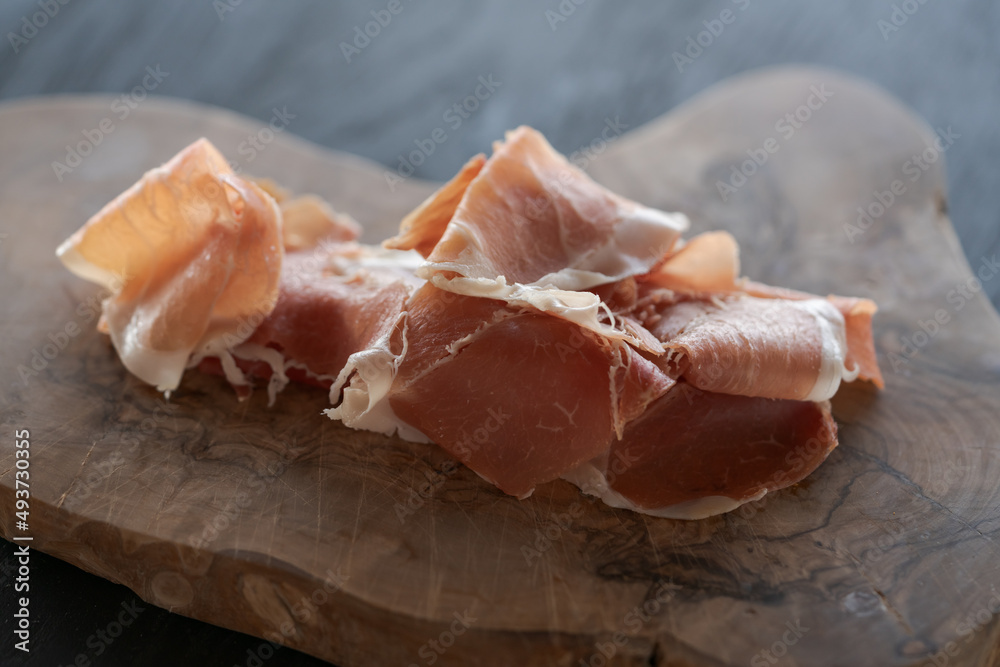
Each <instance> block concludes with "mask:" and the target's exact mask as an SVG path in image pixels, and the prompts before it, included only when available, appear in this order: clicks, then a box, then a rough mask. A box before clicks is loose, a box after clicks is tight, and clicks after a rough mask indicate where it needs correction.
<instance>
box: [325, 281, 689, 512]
mask: <svg viewBox="0 0 1000 667" xmlns="http://www.w3.org/2000/svg"><path fill="white" fill-rule="evenodd" d="M403 336H404V337H405V339H406V353H405V354H401V355H400V357H399V361H398V363H396V364H395V365H393V366H392V371H393V373H392V375H393V377H392V380H391V388H390V390H389V391H388V393H387V394H386V395H385V397H384V398H382V399H381V400H383V401H385V400H388V402H389V405H390V407H391V412H392V415H393V417H394V419H396V420H398V422H402V423H404V424H406V425H409V426H410V427H413V428H416V429H417V430H419V431H420V432H421V433H422V434H424V435H426V436H427V437H429V438H430V439H431V440H433V441H434V442H435V443H437V444H438V445H440V446H441V447H443V448H444V449H446V450H447V451H448V452H450V453H451V454H452V455H454V456H455V457H456V458H458V459H459V460H460V461H462V462H463V463H465V464H466V465H468V466H469V467H470V468H472V469H473V470H475V471H476V472H477V473H478V474H479V475H480V476H482V477H484V478H485V479H487V480H489V481H490V482H491V483H493V484H494V485H496V486H497V487H499V488H500V489H501V490H503V491H504V492H506V493H509V494H512V495H515V496H518V497H525V496H527V495H529V494H530V493H531V491H532V490H533V489H534V487H535V486H536V485H538V484H541V483H543V482H547V481H551V480H554V479H556V478H558V477H559V476H560V475H561V474H562V473H563V472H565V471H566V470H567V469H570V468H573V467H576V466H578V465H580V464H581V463H583V462H584V461H587V460H589V459H591V458H593V457H594V456H596V455H598V454H599V453H601V452H603V451H605V450H606V449H607V446H608V441H609V439H610V438H612V437H614V436H615V434H616V433H621V432H622V431H623V428H624V426H625V424H626V423H627V422H628V421H630V420H631V419H633V418H634V417H636V416H637V415H639V414H642V412H643V411H644V410H645V407H646V405H648V404H649V403H650V402H651V401H653V400H655V399H656V397H657V396H659V395H661V394H662V393H664V392H665V391H667V389H669V388H670V386H672V385H673V383H674V381H673V379H672V378H670V377H668V376H667V375H665V374H663V373H662V372H661V371H660V370H659V369H657V367H656V366H655V365H654V364H652V363H651V362H649V361H648V360H646V359H645V358H643V357H642V356H640V355H639V354H638V353H636V352H635V351H634V350H633V349H632V348H631V347H629V346H628V345H625V344H623V343H621V342H620V341H616V340H613V339H605V338H603V337H601V336H598V335H596V334H594V333H592V332H590V331H588V330H586V329H583V328H581V327H579V326H577V325H575V324H573V323H571V322H568V321H566V320H563V319H561V318H556V317H551V316H549V315H546V314H544V313H540V312H537V311H534V310H529V309H520V308H514V307H511V306H509V305H507V304H505V303H504V302H502V301H496V300H491V299H481V298H475V297H468V296H464V295H456V294H452V293H448V292H444V291H442V290H440V289H438V288H436V287H434V286H432V285H426V286H424V287H423V288H422V289H421V290H420V291H419V292H417V293H416V294H415V295H414V297H413V298H412V299H411V301H410V303H409V305H408V307H407V313H406V327H405V333H403ZM388 368H389V367H388V366H385V367H383V369H382V375H386V374H387V373H386V371H387V370H388ZM526 378H532V380H531V381H530V382H528V383H526V382H525V379H526ZM365 381H366V382H367V383H370V384H378V382H377V380H376V379H375V378H374V377H371V376H369V377H366V378H365ZM365 405H366V407H367V404H365ZM381 407H383V408H384V406H381ZM382 414H388V411H384V410H383V412H382ZM335 416H338V417H339V418H341V419H343V420H344V421H345V423H347V424H348V425H353V424H354V423H356V419H357V418H359V417H363V416H364V415H349V414H346V413H345V412H344V411H340V412H339V413H337V414H336V415H335ZM398 422H397V423H398ZM383 430H385V429H383ZM552 442H563V443H566V444H567V445H569V443H572V444H571V445H569V446H560V447H552V446H548V445H549V443H552Z"/></svg>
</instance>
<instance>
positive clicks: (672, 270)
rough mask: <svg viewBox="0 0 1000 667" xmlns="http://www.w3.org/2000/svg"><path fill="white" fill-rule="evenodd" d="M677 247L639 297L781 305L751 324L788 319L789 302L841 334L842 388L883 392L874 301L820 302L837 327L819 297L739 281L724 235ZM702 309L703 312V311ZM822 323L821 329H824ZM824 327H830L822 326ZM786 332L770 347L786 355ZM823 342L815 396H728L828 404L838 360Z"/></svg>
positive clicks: (832, 298)
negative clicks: (745, 298)
mask: <svg viewBox="0 0 1000 667" xmlns="http://www.w3.org/2000/svg"><path fill="white" fill-rule="evenodd" d="M679 245H680V249H679V250H678V251H676V252H674V253H671V254H670V255H668V256H667V257H666V258H665V259H664V261H663V262H662V263H661V264H660V265H659V266H658V267H657V268H656V269H654V270H653V271H651V272H650V273H649V274H647V275H645V276H641V277H640V280H641V281H642V284H643V289H642V290H641V292H642V293H643V294H645V295H647V296H648V295H650V294H653V293H654V292H656V288H657V287H659V288H663V289H666V290H670V292H679V293H682V294H687V295H694V296H696V297H697V298H701V299H702V300H704V301H709V300H711V301H713V302H715V303H716V304H718V305H719V306H720V307H721V306H722V303H723V300H722V297H724V296H729V297H733V296H735V295H749V296H751V297H758V298H760V299H770V300H777V301H781V302H784V304H783V305H773V306H771V307H767V306H766V305H765V306H762V307H760V308H759V309H758V308H754V309H751V311H750V312H749V313H747V316H748V317H750V318H751V319H754V318H753V314H754V313H755V312H756V313H759V314H760V316H761V318H766V317H767V316H768V312H769V311H770V312H772V313H775V312H778V311H783V312H787V313H790V314H791V313H792V311H789V310H788V305H789V304H791V303H792V302H798V306H793V308H795V307H797V308H799V309H800V310H803V311H808V312H810V313H812V314H813V315H814V316H815V320H816V324H817V325H818V326H819V327H820V328H821V329H823V330H825V331H827V332H830V331H833V332H835V333H837V335H838V336H839V330H840V329H843V331H844V340H843V342H842V343H840V342H838V343H837V345H843V346H844V347H845V351H844V352H843V354H842V356H843V359H842V361H843V367H844V371H845V372H844V373H843V374H842V376H841V378H840V379H843V380H844V381H846V382H851V381H853V380H854V379H862V380H869V381H871V382H872V383H874V384H875V385H876V386H877V387H879V388H882V387H884V386H885V383H884V381H883V379H882V374H881V372H880V371H879V368H878V361H877V360H876V357H875V343H874V340H873V339H872V321H871V318H872V315H874V313H875V311H876V310H877V309H878V308H877V306H876V305H875V302H874V301H871V300H870V299H860V298H855V297H843V296H836V295H829V296H827V297H826V298H825V300H826V301H827V302H829V303H830V304H831V305H832V306H833V308H834V309H836V310H837V311H838V312H839V313H840V316H841V318H843V320H844V321H843V323H842V324H841V323H839V322H836V319H837V317H836V315H834V314H833V313H832V311H831V309H830V308H828V307H826V306H823V305H822V304H820V303H819V302H818V301H817V300H818V299H819V298H820V297H818V296H816V295H814V294H809V293H807V292H800V291H798V290H791V289H786V288H782V287H772V286H770V285H765V284H763V283H757V282H753V281H750V280H747V279H745V278H739V247H738V245H737V244H736V240H735V239H734V238H733V237H732V236H731V235H730V234H728V233H727V232H707V233H704V234H701V235H699V236H695V237H694V238H692V239H690V240H689V241H687V243H684V244H683V245H681V244H679ZM662 297H663V298H664V299H665V300H667V301H669V300H670V299H673V298H674V297H673V295H671V294H664V295H662ZM732 302H733V301H732V299H729V303H732ZM690 307H691V306H687V307H685V308H686V309H690ZM706 308H708V307H707V306H706ZM616 312H622V311H616ZM824 320H825V322H826V323H824ZM779 322H780V319H779ZM761 324H766V322H761ZM790 324H791V321H790V320H789V321H788V322H786V329H787V325H790ZM827 324H829V325H830V326H827ZM779 326H780V324H779ZM738 328H739V327H737V329H738ZM661 329H662V326H661ZM679 330H680V328H679V327H678V328H677V329H676V330H675V331H673V332H671V334H676V333H678V332H679ZM733 332H734V330H732V329H731V330H730V333H733ZM789 332H790V330H786V331H784V332H783V334H782V335H781V336H775V337H774V338H773V342H775V343H776V344H777V345H779V346H780V345H788V347H789V351H790V350H791V348H793V347H795V346H798V345H800V344H801V341H796V342H793V343H789V341H790V340H791V339H789V337H788V334H789ZM658 338H660V340H663V341H666V340H668V339H669V338H672V335H669V336H664V335H663V332H662V331H661V333H660V335H658ZM824 341H825V344H826V348H825V349H826V350H827V352H825V353H824V356H823V360H824V361H825V362H826V363H827V366H828V368H827V369H826V371H825V372H821V373H820V374H819V375H820V377H822V379H823V380H824V382H823V383H819V384H817V385H816V390H817V391H816V392H815V393H813V394H806V395H796V394H795V393H794V392H777V393H776V392H775V391H773V390H771V391H769V392H766V393H762V394H761V393H756V390H754V389H747V388H746V387H744V388H743V389H740V390H736V391H731V392H730V393H739V394H748V395H752V396H755V395H760V396H771V397H774V398H809V397H810V396H811V397H812V400H825V399H827V398H830V396H832V395H833V394H834V393H836V390H837V387H838V386H839V381H840V379H835V377H834V371H833V368H834V366H835V364H834V358H835V357H836V356H837V354H836V352H835V350H834V343H833V341H832V339H831V338H830V336H829V335H827V336H826V338H825V339H824ZM718 361H719V360H716V363H715V364H714V367H715V368H716V369H718ZM730 361H731V360H730ZM748 361H751V362H753V359H749V358H748ZM788 363H789V364H792V365H793V366H795V367H798V368H800V367H801V366H800V365H799V364H797V363H796V362H795V360H792V359H789V360H788ZM737 369H740V370H743V371H745V372H746V373H748V374H750V375H755V374H756V371H755V370H754V368H753V367H752V366H749V367H748V366H730V367H729V368H728V370H729V371H730V372H734V371H736V370H737ZM699 386H701V385H699ZM822 386H825V387H826V389H825V390H821V387H822ZM701 388H702V389H709V390H717V391H722V390H723V389H724V386H722V385H718V386H714V387H713V386H701ZM748 392H749V393H748Z"/></svg>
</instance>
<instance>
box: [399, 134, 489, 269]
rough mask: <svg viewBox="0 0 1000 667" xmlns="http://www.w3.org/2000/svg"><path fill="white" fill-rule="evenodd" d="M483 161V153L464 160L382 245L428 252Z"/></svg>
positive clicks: (427, 253)
mask: <svg viewBox="0 0 1000 667" xmlns="http://www.w3.org/2000/svg"><path fill="white" fill-rule="evenodd" d="M484 164H486V156H485V155H483V154H482V153H480V154H479V155H477V156H475V157H474V158H472V159H471V160H469V161H468V162H466V163H465V166H463V167H462V170H461V171H459V172H458V174H457V175H456V176H455V178H453V179H451V180H450V181H448V182H447V183H445V184H444V185H443V186H441V188H440V189H438V191H437V192H435V193H434V194H432V195H431V196H430V197H428V198H427V200H426V201H424V202H423V203H422V204H421V205H420V206H418V207H417V208H415V209H413V211H412V212H411V213H410V214H409V215H407V216H406V217H405V218H403V222H401V223H400V224H399V234H398V235H396V236H394V237H393V238H391V239H386V240H385V241H383V242H382V245H383V246H385V247H386V248H393V249H396V250H416V251H417V252H419V253H420V254H421V255H423V256H424V257H427V255H429V254H431V251H432V250H434V247H435V246H436V245H437V244H438V241H440V240H441V236H442V235H443V234H444V232H445V229H446V228H447V227H448V222H450V221H451V218H452V216H454V215H455V210H456V209H457V208H458V205H459V203H460V202H461V201H462V197H463V196H464V195H465V191H466V189H467V188H468V187H469V183H471V182H472V180H473V179H474V178H475V177H476V176H478V175H479V172H480V171H482V170H483V165H484Z"/></svg>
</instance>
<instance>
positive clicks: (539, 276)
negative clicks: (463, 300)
mask: <svg viewBox="0 0 1000 667" xmlns="http://www.w3.org/2000/svg"><path fill="white" fill-rule="evenodd" d="M493 151H494V152H493V155H492V157H490V158H489V160H487V161H486V163H485V164H484V165H482V166H481V167H480V166H479V165H478V163H477V162H476V161H475V160H473V162H470V163H469V164H468V165H466V167H465V168H464V169H463V170H462V172H460V173H459V175H458V176H457V177H456V178H455V179H453V180H452V182H451V183H449V184H447V185H446V186H445V187H444V188H442V190H441V191H439V195H436V196H435V197H432V198H431V200H429V202H428V203H425V209H426V210H425V211H424V212H420V211H419V210H418V218H417V220H410V221H409V222H408V223H407V225H406V226H405V227H404V229H403V230H402V232H401V235H400V236H399V237H397V238H395V239H390V240H389V241H388V242H387V243H388V244H389V245H390V247H404V248H418V247H419V248H422V249H423V250H424V251H425V252H426V251H427V248H428V247H432V249H431V250H430V251H429V254H428V256H427V264H426V265H425V266H423V267H421V269H420V270H419V271H418V275H420V276H421V277H423V278H426V279H427V280H429V281H431V282H433V283H434V284H435V285H436V286H438V287H440V288H442V289H445V290H448V291H452V292H456V293H459V294H465V295H468V296H477V297H483V298H490V299H497V300H501V301H505V302H507V303H510V304H513V305H520V306H530V307H533V308H536V309H538V310H540V311H543V312H549V313H552V314H554V315H556V316H558V317H562V318H565V319H568V320H571V321H573V322H576V323H577V324H579V325H580V326H584V327H586V328H588V329H591V330H593V331H595V332H597V333H600V334H602V335H605V336H610V337H614V338H619V339H622V340H628V341H629V342H631V343H632V344H634V345H636V346H638V347H643V348H645V349H647V351H648V352H650V353H653V354H658V353H659V350H658V349H656V347H655V346H651V345H649V341H648V340H646V339H644V338H641V337H640V338H636V337H635V336H634V335H633V332H630V331H628V329H627V328H625V327H622V326H620V325H619V324H618V323H617V322H615V321H614V318H613V317H611V316H610V313H609V311H608V310H607V309H606V308H604V307H603V305H602V304H601V301H600V299H599V298H598V297H597V296H596V295H594V294H593V293H591V292H586V291H583V290H587V289H588V288H591V287H595V286H597V285H602V284H605V283H611V282H615V281H617V280H622V279H624V278H627V277H630V276H634V275H639V274H643V273H646V272H647V271H649V270H650V269H651V268H652V267H653V266H654V265H655V264H656V263H657V262H659V261H660V259H661V258H662V257H663V255H664V253H666V252H668V251H669V250H670V249H671V248H673V246H674V244H675V243H676V241H677V239H678V238H679V237H680V234H681V232H683V231H684V230H685V229H686V228H687V224H688V222H687V218H686V217H684V216H683V215H681V214H676V213H675V214H668V213H663V212H662V211H657V210H655V209H651V208H647V207H645V206H642V205H640V204H637V203H635V202H632V201H629V200H627V199H624V198H622V197H619V196H618V195H615V194H613V193H611V192H609V191H608V190H606V189H604V188H603V187H601V186H599V185H597V184H596V183H594V182H593V181H592V180H591V179H590V177H588V176H587V175H586V174H585V173H583V172H582V171H580V170H579V169H577V168H576V167H574V166H573V165H571V164H570V163H569V162H568V161H567V160H566V159H565V158H564V157H563V156H561V155H560V154H559V153H557V152H556V151H555V150H553V148H552V147H551V146H550V145H549V144H548V142H546V141H545V138H544V137H542V135H541V134H539V133H538V132H536V131H535V130H532V129H531V128H528V127H520V128H518V129H516V130H513V131H512V132H509V133H508V134H507V137H506V140H505V141H504V142H502V143H501V142H498V143H497V144H495V145H494V149H493ZM463 189H464V191H463ZM459 192H462V196H461V199H460V200H459V202H458V204H457V207H456V208H455V209H454V211H453V214H452V215H451V217H450V220H448V222H447V225H446V226H445V228H444V231H443V233H441V231H440V227H441V225H440V223H441V221H443V220H444V219H445V216H446V215H447V214H448V213H449V212H451V206H452V203H453V202H454V201H455V198H456V196H457V194H458V193H459Z"/></svg>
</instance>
